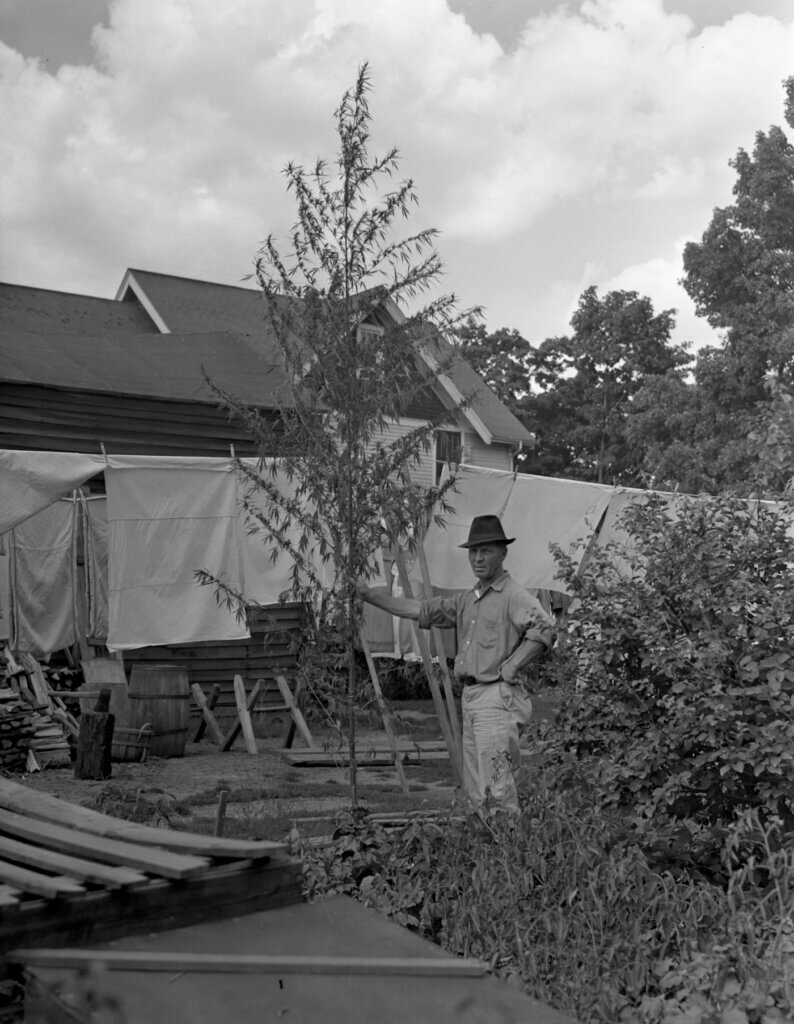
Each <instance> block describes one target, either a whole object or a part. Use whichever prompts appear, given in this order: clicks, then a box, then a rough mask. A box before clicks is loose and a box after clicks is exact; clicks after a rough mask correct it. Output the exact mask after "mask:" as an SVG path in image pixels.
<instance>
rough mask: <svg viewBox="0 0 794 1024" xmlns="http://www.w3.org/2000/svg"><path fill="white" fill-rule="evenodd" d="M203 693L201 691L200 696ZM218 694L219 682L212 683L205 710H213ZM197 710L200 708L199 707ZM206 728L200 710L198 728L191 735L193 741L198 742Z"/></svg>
mask: <svg viewBox="0 0 794 1024" xmlns="http://www.w3.org/2000/svg"><path fill="white" fill-rule="evenodd" d="M194 685H198V684H197V683H194ZM191 689H192V687H191ZM203 695H204V694H203V691H202V696H203ZM220 695H221V687H220V684H219V683H213V684H212V689H211V690H210V695H209V698H208V699H207V710H208V711H214V709H215V705H216V704H217V703H218V698H219V697H220ZM195 696H196V695H195V693H194V694H193V697H194V698H195ZM196 703H198V702H196ZM199 710H201V708H199ZM206 728H207V720H206V718H205V717H204V714H203V712H202V715H201V721H200V722H199V724H198V728H197V729H196V735H195V736H194V737H193V742H194V743H200V742H201V738H202V736H203V735H204V732H205V731H206Z"/></svg>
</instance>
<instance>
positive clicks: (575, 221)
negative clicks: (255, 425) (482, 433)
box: [0, 0, 794, 346]
mask: <svg viewBox="0 0 794 1024" xmlns="http://www.w3.org/2000/svg"><path fill="white" fill-rule="evenodd" d="M364 61H367V62H369V64H370V68H371V73H372V84H373V93H372V95H371V111H372V114H373V117H374V123H373V142H372V148H373V151H374V152H380V151H383V150H384V149H386V148H387V147H388V146H390V145H392V144H394V145H396V146H397V147H398V149H399V151H400V154H401V166H400V170H401V172H402V174H403V175H404V176H405V177H411V178H413V179H414V181H415V184H416V188H417V191H418V194H419V200H420V205H419V207H418V209H417V211H416V213H415V215H414V218H413V221H412V222H411V224H410V227H411V228H412V229H414V230H418V229H419V228H424V227H434V228H438V229H439V230H440V232H441V234H440V237H439V240H438V246H437V247H438V250H439V253H440V255H441V257H442V260H443V262H444V264H445V268H446V276H445V280H444V289H445V290H446V291H453V292H454V293H455V294H456V296H457V297H458V300H459V302H460V304H461V305H463V306H470V305H475V304H479V305H483V306H484V307H485V320H486V324H487V326H488V328H489V329H491V330H496V329H497V328H499V327H509V328H516V329H518V330H519V331H521V332H522V334H523V335H524V336H525V337H526V338H528V339H529V340H530V341H532V342H534V343H538V342H540V341H542V340H543V339H544V338H546V337H550V336H553V335H559V334H564V333H566V332H567V330H568V325H569V320H570V316H571V313H572V311H573V309H574V308H575V306H576V302H577V299H578V297H579V295H580V294H581V292H582V291H583V290H584V289H585V288H586V287H588V286H590V285H596V286H597V287H598V288H599V291H601V292H602V293H603V292H605V291H608V290H611V289H613V288H625V289H633V290H636V291H638V292H640V293H641V294H643V295H648V296H650V297H651V299H652V300H653V303H654V307H655V309H656V310H657V311H660V310H662V309H667V308H677V309H678V310H679V317H678V321H679V325H678V328H677V331H676V340H679V341H682V340H685V339H690V340H691V341H692V342H693V343H694V345H695V346H697V345H700V344H703V343H706V342H709V341H712V340H714V335H712V334H711V332H710V331H709V329H708V327H707V325H706V324H705V322H704V321H701V320H698V319H697V318H695V317H694V314H693V311H692V307H691V304H690V303H689V300H688V299H687V297H686V294H685V293H684V291H683V290H682V289H681V288H680V286H679V285H678V284H677V281H678V279H679V278H680V276H681V273H682V266H681V251H682V248H683V245H684V244H685V242H687V241H689V240H698V239H699V238H700V236H701V234H702V233H703V231H704V229H705V228H706V226H707V224H708V222H709V219H710V217H711V212H712V210H713V208H714V207H715V206H722V205H726V204H727V203H729V202H730V200H731V188H732V185H733V183H734V177H735V176H734V172H733V171H732V170H731V168H730V167H729V166H728V161H729V160H730V159H731V158H732V157H733V156H734V155H735V153H736V151H737V150H738V149H739V147H743V148H745V149H752V146H753V140H754V136H755V133H756V131H758V130H759V129H760V130H766V129H768V127H769V126H770V125H771V124H779V125H785V121H784V118H783V87H782V82H783V79H785V78H787V77H789V76H790V75H794V3H792V2H791V0H568V2H567V3H562V2H559V0H223V2H219V0H0V107H1V109H2V111H3V119H2V125H3V127H2V133H0V279H2V280H4V281H8V282H15V283H19V284H28V285H36V286H39V287H45V288H53V289H58V290H64V291H75V292H81V293H84V294H90V295H100V296H107V297H112V296H113V295H114V293H115V290H116V288H117V286H118V284H119V283H120V281H121V278H122V275H123V273H124V270H125V269H126V268H127V267H140V268H143V269H147V270H154V271H160V272H164V273H172V274H177V275H181V276H186V277H197V278H202V279H205V280H214V281H222V282H225V283H230V284H237V283H240V281H241V279H242V278H244V276H245V275H246V274H248V273H249V272H250V270H251V267H252V262H253V258H254V254H255V252H256V250H257V248H258V246H259V245H260V243H261V242H262V240H263V239H264V238H265V237H266V236H267V235H268V234H271V233H272V234H274V235H276V236H277V237H283V235H284V233H285V231H286V230H287V228H288V227H289V225H290V224H291V223H292V221H293V220H294V213H295V211H294V206H293V205H292V203H291V200H290V199H289V197H288V196H287V194H286V191H285V183H284V177H283V174H282V171H283V168H284V165H285V164H286V162H287V161H288V160H295V161H297V162H299V163H305V164H307V165H312V164H313V163H314V161H315V159H316V158H317V157H318V156H323V157H327V158H329V159H332V158H333V157H334V155H335V152H336V150H335V142H336V139H335V135H334V124H333V119H332V114H333V111H334V109H335V107H336V105H337V103H338V101H339V99H340V98H341V96H342V93H343V92H344V91H345V89H346V88H348V87H349V86H351V85H352V84H353V82H354V80H355V77H356V71H357V68H358V66H359V65H360V64H361V63H362V62H364Z"/></svg>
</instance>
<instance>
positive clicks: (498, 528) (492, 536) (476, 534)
mask: <svg viewBox="0 0 794 1024" xmlns="http://www.w3.org/2000/svg"><path fill="white" fill-rule="evenodd" d="M514 540H515V537H505V532H504V530H503V529H502V524H501V522H500V521H499V516H475V517H474V519H472V521H471V527H470V529H469V539H468V540H467V541H466V543H465V544H459V545H458V547H461V548H473V547H476V546H477V545H478V544H512V543H513V541H514Z"/></svg>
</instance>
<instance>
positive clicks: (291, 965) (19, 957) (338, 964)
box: [9, 949, 488, 978]
mask: <svg viewBox="0 0 794 1024" xmlns="http://www.w3.org/2000/svg"><path fill="white" fill-rule="evenodd" d="M9 959H11V960H13V961H15V962H17V963H23V964H24V965H25V966H26V967H34V968H71V969H78V970H82V969H86V968H89V967H91V966H93V965H97V966H99V965H101V966H102V967H103V968H105V969H106V970H110V971H143V972H153V971H167V972H172V973H173V972H184V973H198V972H200V973H209V974H344V975H353V974H370V975H408V976H410V977H435V978H446V977H462V978H481V977H482V976H483V975H485V974H486V973H487V971H488V968H487V966H486V965H485V964H484V963H481V962H480V961H479V960H471V959H462V958H459V957H410V956H405V957H403V956H398V957H391V956H272V955H268V954H265V953H248V954H245V953H232V954H226V953H173V952H171V951H168V950H158V951H157V952H156V953H147V952H144V951H139V950H122V949H18V950H14V951H13V952H12V953H11V954H10V956H9Z"/></svg>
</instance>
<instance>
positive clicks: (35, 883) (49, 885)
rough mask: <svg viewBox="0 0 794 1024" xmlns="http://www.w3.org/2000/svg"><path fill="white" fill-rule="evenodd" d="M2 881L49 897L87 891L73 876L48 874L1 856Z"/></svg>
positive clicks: (0, 874) (0, 878) (54, 897)
mask: <svg viewBox="0 0 794 1024" xmlns="http://www.w3.org/2000/svg"><path fill="white" fill-rule="evenodd" d="M0 882H5V883H6V884H8V885H11V886H13V887H14V888H16V889H22V890H23V891H25V892H29V893H33V894H34V895H35V896H44V897H46V898H47V899H58V898H59V897H60V896H74V895H76V894H77V893H81V892H85V886H84V885H82V884H81V883H80V882H76V881H75V880H74V879H73V878H67V877H66V876H62V875H47V874H42V873H41V872H39V871H32V870H31V869H30V868H22V867H20V866H19V865H18V864H10V863H9V862H8V861H6V860H3V859H2V858H0Z"/></svg>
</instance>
